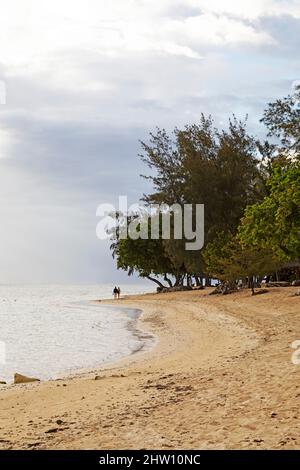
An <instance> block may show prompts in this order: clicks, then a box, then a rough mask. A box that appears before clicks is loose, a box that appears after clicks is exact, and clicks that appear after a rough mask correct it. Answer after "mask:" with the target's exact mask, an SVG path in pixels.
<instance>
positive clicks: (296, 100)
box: [262, 86, 300, 159]
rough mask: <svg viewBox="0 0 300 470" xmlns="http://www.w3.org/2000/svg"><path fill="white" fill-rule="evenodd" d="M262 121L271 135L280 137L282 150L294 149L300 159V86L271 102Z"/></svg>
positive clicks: (289, 150)
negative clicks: (291, 92)
mask: <svg viewBox="0 0 300 470" xmlns="http://www.w3.org/2000/svg"><path fill="white" fill-rule="evenodd" d="M262 122H263V123H264V124H265V125H266V126H267V128H268V129H269V136H275V137H277V138H278V139H280V142H281V148H280V149H279V150H280V151H281V152H282V151H288V152H289V153H290V152H291V151H292V152H293V153H294V152H295V154H296V155H297V158H298V159H299V152H300V86H298V87H296V89H295V92H294V93H293V94H291V95H288V96H287V97H285V98H283V99H278V100H276V101H274V102H273V103H269V105H268V107H267V108H266V110H265V112H264V116H263V118H262Z"/></svg>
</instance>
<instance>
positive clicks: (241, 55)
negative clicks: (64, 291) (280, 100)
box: [0, 0, 300, 282]
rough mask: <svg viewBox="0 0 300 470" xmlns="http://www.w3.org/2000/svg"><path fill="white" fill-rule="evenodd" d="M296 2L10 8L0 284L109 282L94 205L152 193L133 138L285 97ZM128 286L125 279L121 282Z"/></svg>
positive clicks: (187, 0)
mask: <svg viewBox="0 0 300 470" xmlns="http://www.w3.org/2000/svg"><path fill="white" fill-rule="evenodd" d="M299 18H300V14H299V2H298V1H297V2H293V1H289V2H285V1H274V0H259V1H256V0H252V1H248V0H245V1H244V2H236V1H235V2H234V1H230V0H226V1H223V0H222V1H221V0H219V1H216V0H211V1H209V2H208V1H206V0H205V1H204V0H181V1H180V0H160V1H159V2H154V1H153V0H122V1H121V0H114V1H112V2H107V1H104V0H85V1H84V2H83V0H72V1H71V0H60V1H58V0H53V1H52V2H40V1H38V0H27V1H26V2H24V1H21V0H11V1H10V2H9V3H8V4H7V5H6V6H5V9H3V12H1V16H0V39H1V40H0V61H1V63H0V79H2V80H4V81H5V83H6V91H7V103H6V105H5V106H2V105H1V106H0V196H1V197H0V217H1V221H2V227H3V229H2V230H1V232H0V243H1V246H2V247H5V250H3V252H4V255H3V257H2V258H1V266H0V282H9V281H10V282H13V281H16V280H17V281H19V282H20V281H22V280H23V281H26V280H36V281H39V280H43V281H47V280H48V281H52V282H54V281H55V280H59V281H61V280H67V281H83V280H85V281H96V280H97V281H98V280H100V281H105V280H106V281H109V280H112V279H113V277H114V275H115V268H114V263H113V262H112V261H111V259H110V254H109V252H108V248H107V245H105V244H102V243H101V242H99V241H98V240H97V239H96V235H95V227H96V223H97V219H96V216H95V212H96V207H97V205H98V204H100V203H102V202H117V197H118V195H119V194H128V196H129V198H130V202H136V201H137V200H138V199H139V197H140V196H141V195H142V193H143V192H145V191H147V190H148V189H149V187H148V186H145V185H146V182H145V181H144V180H142V179H140V178H139V174H140V173H143V172H145V168H144V167H143V165H142V164H141V162H140V161H139V159H138V157H137V154H138V152H139V150H140V146H139V142H138V140H139V139H146V138H147V135H148V132H149V131H152V130H153V129H155V126H160V127H165V128H166V129H168V130H170V129H172V128H173V127H174V126H176V125H177V126H183V125H184V124H186V123H189V122H195V121H197V120H198V118H199V116H200V113H201V112H204V113H206V114H208V113H211V114H212V115H213V116H214V117H215V120H216V124H217V125H225V123H226V120H227V117H228V115H229V114H231V113H232V112H235V113H236V114H237V116H238V117H239V118H243V117H244V116H245V114H247V113H249V114H250V117H249V126H250V130H251V131H252V132H254V133H256V134H257V133H258V134H259V133H260V132H263V131H262V130H261V129H262V128H261V127H259V125H258V120H259V117H261V114H262V111H263V109H264V106H265V104H266V102H268V101H270V100H271V99H273V98H274V97H278V96H280V95H284V94H286V93H287V92H289V91H290V87H291V85H292V82H293V81H294V80H296V79H299V77H300V68H299V64H298V61H297V57H298V55H297V54H298V43H299V38H298V36H299V34H298V31H299V21H300V19H299ZM123 279H126V276H125V277H124V278H123Z"/></svg>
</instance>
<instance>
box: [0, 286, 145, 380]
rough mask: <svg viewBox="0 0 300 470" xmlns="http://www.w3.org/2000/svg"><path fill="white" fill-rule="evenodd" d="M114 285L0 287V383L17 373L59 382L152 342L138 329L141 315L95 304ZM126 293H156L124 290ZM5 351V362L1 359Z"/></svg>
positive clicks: (138, 288)
mask: <svg viewBox="0 0 300 470" xmlns="http://www.w3.org/2000/svg"><path fill="white" fill-rule="evenodd" d="M111 291H112V287H111V286H61V285H59V286H54V285H52V286H45V285H41V286H21V285H19V286H8V285H1V286H0V380H5V381H7V382H8V383H10V382H12V380H13V375H14V373H15V372H18V373H21V374H24V375H30V376H35V377H38V378H40V379H41V380H45V379H50V378H61V377H64V376H66V375H69V374H73V373H76V371H79V370H82V369H89V368H94V367H95V368H96V367H98V366H100V367H101V365H103V364H104V363H107V362H111V361H115V360H117V359H120V358H122V357H126V356H128V355H130V354H132V353H133V352H135V351H138V350H140V349H142V348H143V347H145V346H148V345H149V344H150V343H151V341H153V338H151V337H149V336H148V335H146V334H143V333H142V332H139V331H138V330H137V329H136V319H137V317H138V315H139V314H140V312H139V311H138V310H134V309H128V308H122V307H119V306H116V307H108V306H104V305H101V303H99V304H98V303H96V302H93V300H96V299H110V298H112V294H111ZM121 291H122V294H131V293H132V294H133V293H144V292H152V291H153V287H152V286H151V285H148V286H147V285H146V286H143V285H142V286H141V285H136V286H134V285H131V286H122V285H121ZM3 349H4V350H5V357H3V354H1V352H3Z"/></svg>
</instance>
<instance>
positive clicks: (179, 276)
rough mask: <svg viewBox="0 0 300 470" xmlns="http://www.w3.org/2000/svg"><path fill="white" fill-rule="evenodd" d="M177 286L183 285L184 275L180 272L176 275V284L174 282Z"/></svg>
mask: <svg viewBox="0 0 300 470" xmlns="http://www.w3.org/2000/svg"><path fill="white" fill-rule="evenodd" d="M174 285H175V286H176V287H178V286H181V285H182V275H181V274H179V275H177V276H176V281H175V284H174Z"/></svg>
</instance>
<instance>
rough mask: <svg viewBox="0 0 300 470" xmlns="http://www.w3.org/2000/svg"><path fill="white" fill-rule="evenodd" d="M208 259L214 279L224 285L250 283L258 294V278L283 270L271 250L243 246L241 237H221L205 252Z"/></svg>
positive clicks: (209, 268)
mask: <svg viewBox="0 0 300 470" xmlns="http://www.w3.org/2000/svg"><path fill="white" fill-rule="evenodd" d="M204 257H205V260H206V263H207V269H208V272H209V273H210V275H211V276H213V277H216V278H218V279H220V280H222V281H228V282H232V283H234V282H236V280H238V279H247V281H248V283H249V286H250V287H251V288H252V293H254V284H253V278H254V276H263V275H266V274H271V273H272V272H274V271H276V269H278V267H279V266H280V262H281V261H280V260H279V258H278V257H277V256H276V255H275V254H274V252H273V251H272V250H270V249H266V248H253V247H249V246H245V245H243V244H242V243H241V242H240V240H239V238H238V237H237V236H235V237H234V236H230V235H228V234H227V235H225V234H222V235H219V237H217V238H216V239H215V240H214V241H213V242H211V243H209V244H208V245H207V247H206V249H205V252H204Z"/></svg>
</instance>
